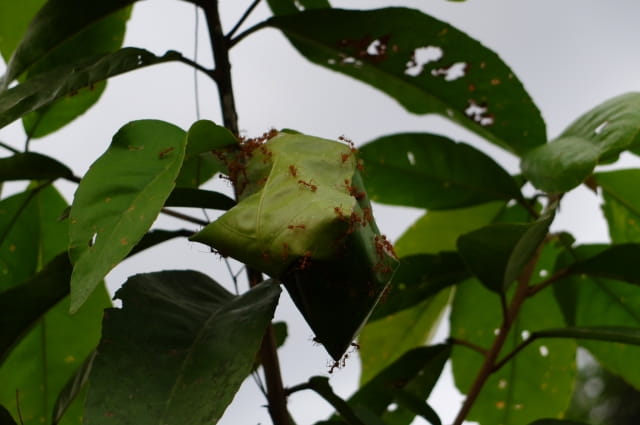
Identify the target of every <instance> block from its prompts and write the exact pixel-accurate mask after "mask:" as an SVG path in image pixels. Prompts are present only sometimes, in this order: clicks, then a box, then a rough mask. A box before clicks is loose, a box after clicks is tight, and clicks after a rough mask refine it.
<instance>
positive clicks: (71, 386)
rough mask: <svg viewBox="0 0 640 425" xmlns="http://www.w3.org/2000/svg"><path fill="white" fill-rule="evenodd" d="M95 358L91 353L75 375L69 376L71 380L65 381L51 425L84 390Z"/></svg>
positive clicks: (53, 424)
mask: <svg viewBox="0 0 640 425" xmlns="http://www.w3.org/2000/svg"><path fill="white" fill-rule="evenodd" d="M95 356H96V352H95V351H93V352H92V353H91V354H89V356H88V357H87V358H86V359H85V360H84V362H83V363H82V365H80V367H79V368H78V370H77V371H76V373H75V374H73V376H71V379H69V381H67V384H66V385H65V386H64V388H62V390H61V391H60V394H58V398H57V399H56V403H55V405H54V406H53V417H52V419H51V425H57V424H58V423H60V420H61V419H62V417H63V416H64V414H65V413H66V412H67V409H68V408H69V407H70V406H71V405H72V404H73V402H74V400H75V399H76V398H77V397H78V396H79V395H80V392H81V391H82V390H83V389H84V387H85V385H86V384H87V381H88V379H89V373H90V372H91V366H93V359H94V358H95Z"/></svg>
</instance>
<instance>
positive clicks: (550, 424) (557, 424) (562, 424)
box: [529, 419, 589, 425]
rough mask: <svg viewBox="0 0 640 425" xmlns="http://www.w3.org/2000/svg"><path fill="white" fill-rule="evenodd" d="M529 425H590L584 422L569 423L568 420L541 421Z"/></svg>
mask: <svg viewBox="0 0 640 425" xmlns="http://www.w3.org/2000/svg"><path fill="white" fill-rule="evenodd" d="M529 425H589V424H587V423H584V422H576V421H568V420H566V419H539V420H537V421H534V422H531V423H530V424H529Z"/></svg>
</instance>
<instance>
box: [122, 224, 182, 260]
mask: <svg viewBox="0 0 640 425" xmlns="http://www.w3.org/2000/svg"><path fill="white" fill-rule="evenodd" d="M191 235H193V232H192V231H190V230H184V229H182V230H162V229H154V230H152V231H150V232H147V233H145V234H144V236H143V237H142V239H140V242H138V243H137V244H136V246H134V247H133V249H132V250H131V251H130V252H129V254H127V257H131V256H132V255H135V254H137V253H139V252H140V251H144V250H145V249H147V248H151V247H152V246H155V245H158V244H161V243H162V242H166V241H168V240H169V239H173V238H179V237H183V238H188V237H189V236H191Z"/></svg>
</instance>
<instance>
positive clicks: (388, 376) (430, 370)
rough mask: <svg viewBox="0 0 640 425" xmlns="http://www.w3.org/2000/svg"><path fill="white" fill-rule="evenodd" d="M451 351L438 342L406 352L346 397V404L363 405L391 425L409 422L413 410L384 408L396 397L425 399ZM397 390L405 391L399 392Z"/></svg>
mask: <svg viewBox="0 0 640 425" xmlns="http://www.w3.org/2000/svg"><path fill="white" fill-rule="evenodd" d="M450 351H451V348H450V346H448V345H444V344H440V345H433V346H430V347H418V348H414V349H412V350H409V351H407V352H405V353H404V354H403V355H402V356H401V357H399V358H398V359H396V360H395V361H394V362H393V363H391V364H390V365H388V366H387V367H385V369H384V370H382V371H379V372H378V373H377V374H376V375H375V376H374V377H373V378H372V379H370V380H369V381H367V382H366V383H365V384H364V385H362V386H361V387H360V389H359V390H358V391H357V392H356V393H355V394H354V395H353V396H352V397H351V398H350V399H349V401H348V403H349V405H350V406H352V407H353V408H354V409H356V408H359V407H366V408H368V409H369V410H370V411H371V412H372V413H373V414H375V415H377V416H381V417H382V419H383V420H384V422H385V423H387V424H390V425H399V424H403V423H406V424H408V423H409V422H411V420H412V419H413V417H414V416H415V413H414V412H410V411H408V410H406V409H405V408H403V407H399V408H398V409H396V410H395V411H394V412H387V407H388V406H389V405H390V404H391V403H393V402H394V401H397V399H398V397H401V398H403V397H404V398H405V399H406V398H407V396H411V397H413V398H415V399H419V400H425V399H426V398H427V397H428V396H429V394H430V393H431V390H432V389H433V387H434V386H435V384H436V382H437V381H438V378H439V377H440V374H441V373H442V368H443V367H444V364H445V362H446V361H447V360H448V359H449V354H450ZM398 391H402V392H403V393H404V394H402V395H400V394H399V393H398ZM398 404H400V403H398Z"/></svg>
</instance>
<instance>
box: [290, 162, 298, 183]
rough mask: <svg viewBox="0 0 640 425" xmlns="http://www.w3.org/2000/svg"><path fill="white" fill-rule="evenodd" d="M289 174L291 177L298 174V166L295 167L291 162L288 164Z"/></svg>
mask: <svg viewBox="0 0 640 425" xmlns="http://www.w3.org/2000/svg"><path fill="white" fill-rule="evenodd" d="M289 174H291V176H292V177H297V176H298V167H296V166H295V165H293V164H291V165H289ZM298 183H299V182H298Z"/></svg>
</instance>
